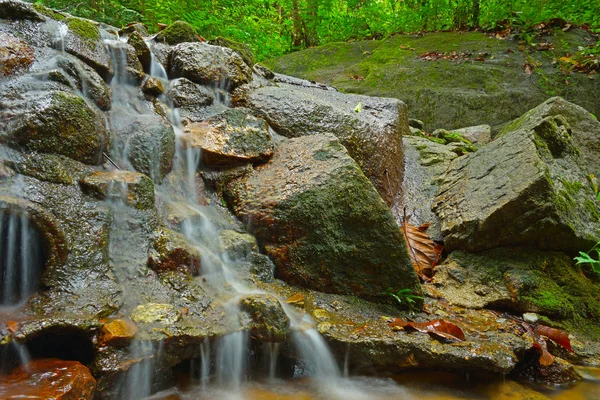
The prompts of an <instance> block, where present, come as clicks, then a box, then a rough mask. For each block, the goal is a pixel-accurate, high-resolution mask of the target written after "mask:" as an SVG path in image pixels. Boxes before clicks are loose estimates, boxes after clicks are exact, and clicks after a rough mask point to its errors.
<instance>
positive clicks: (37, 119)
mask: <svg viewBox="0 0 600 400" xmlns="http://www.w3.org/2000/svg"><path fill="white" fill-rule="evenodd" d="M1 114H4V115H3V116H4V118H6V119H5V120H4V121H3V122H4V123H5V124H6V125H4V126H5V127H6V136H5V138H4V141H6V142H8V143H9V144H10V145H12V146H19V147H20V146H22V147H23V148H25V149H28V150H35V151H40V152H43V153H55V154H62V155H65V156H67V157H71V158H73V159H74V160H77V161H81V162H84V163H87V164H96V165H97V164H100V163H101V162H102V153H103V152H104V151H106V149H107V147H108V144H109V139H110V136H109V133H108V132H107V131H106V128H105V127H104V121H103V120H102V117H101V116H100V114H99V113H98V112H97V111H95V110H94V109H92V108H91V107H90V106H89V105H88V104H87V103H86V102H85V100H83V99H82V98H81V97H78V96H76V95H74V94H71V93H68V92H64V91H53V92H49V93H45V94H42V95H37V96H36V97H35V98H31V99H28V100H25V101H23V102H21V104H20V107H19V108H17V109H13V110H11V112H10V113H8V112H7V111H4V110H0V115H1ZM2 139H3V138H2V137H0V141H2Z"/></svg>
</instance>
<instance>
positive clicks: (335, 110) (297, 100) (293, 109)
mask: <svg viewBox="0 0 600 400" xmlns="http://www.w3.org/2000/svg"><path fill="white" fill-rule="evenodd" d="M276 80H277V81H278V82H277V84H276V85H273V84H271V85H264V86H260V87H258V88H255V89H251V90H250V91H249V94H248V96H247V97H246V98H245V99H244V100H242V101H240V102H238V103H237V105H238V106H244V107H247V108H250V109H252V110H254V111H255V112H256V113H258V115H260V116H262V117H263V118H264V119H265V120H266V121H267V122H268V123H269V125H270V126H272V127H273V129H275V130H276V131H277V133H279V134H281V135H283V136H286V137H298V136H304V135H313V134H327V133H332V134H334V135H335V136H336V137H337V138H338V139H339V140H340V141H341V143H342V144H343V145H344V147H346V149H347V150H348V152H349V153H350V156H352V158H354V160H355V161H356V162H357V163H358V165H359V166H360V168H361V169H362V170H363V172H364V173H365V175H366V176H367V177H369V179H371V181H372V182H373V184H374V185H375V187H376V188H377V191H378V192H379V194H380V195H381V197H383V199H384V200H385V201H386V202H387V203H388V204H390V205H392V204H394V203H395V202H396V201H397V199H398V196H399V195H400V185H401V182H402V176H403V168H404V165H403V157H402V136H403V135H405V134H408V133H409V129H408V120H407V118H408V116H407V109H406V105H405V104H404V103H402V102H401V101H398V100H396V99H384V98H376V97H367V96H358V95H348V94H343V93H339V92H338V91H336V90H334V89H333V88H330V87H327V86H324V85H316V84H314V83H311V82H308V81H303V80H299V79H293V78H289V77H284V76H281V75H279V76H278V77H277V78H276Z"/></svg>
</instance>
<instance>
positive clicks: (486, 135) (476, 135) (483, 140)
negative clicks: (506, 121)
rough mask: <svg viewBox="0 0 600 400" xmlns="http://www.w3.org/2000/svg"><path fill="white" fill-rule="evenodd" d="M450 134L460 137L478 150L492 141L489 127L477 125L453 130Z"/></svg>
mask: <svg viewBox="0 0 600 400" xmlns="http://www.w3.org/2000/svg"><path fill="white" fill-rule="evenodd" d="M450 133H454V134H458V135H460V136H462V137H463V138H465V139H467V140H468V141H469V142H471V143H472V144H474V145H475V147H478V148H479V147H481V146H483V145H485V144H487V143H489V142H491V141H492V127H491V126H489V125H477V126H469V127H466V128H460V129H454V130H451V131H450Z"/></svg>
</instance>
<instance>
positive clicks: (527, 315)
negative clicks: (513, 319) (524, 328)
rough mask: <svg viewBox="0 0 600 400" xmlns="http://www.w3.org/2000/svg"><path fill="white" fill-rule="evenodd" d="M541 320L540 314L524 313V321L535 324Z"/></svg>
mask: <svg viewBox="0 0 600 400" xmlns="http://www.w3.org/2000/svg"><path fill="white" fill-rule="evenodd" d="M539 320H540V316H539V315H537V314H536V313H525V314H523V321H525V322H527V323H528V324H535V323H536V322H538V321H539Z"/></svg>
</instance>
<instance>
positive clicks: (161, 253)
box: [148, 228, 202, 275]
mask: <svg viewBox="0 0 600 400" xmlns="http://www.w3.org/2000/svg"><path fill="white" fill-rule="evenodd" d="M201 263H202V255H201V254H200V251H199V249H198V248H197V247H195V246H193V245H191V244H190V243H189V242H188V241H187V240H186V239H185V237H184V236H183V235H182V234H180V233H178V232H175V231H172V230H169V229H165V228H161V229H160V230H158V231H157V232H156V233H155V236H154V240H153V245H152V250H151V251H150V254H149V256H148V267H150V268H151V269H152V270H154V271H156V272H158V273H164V272H168V271H177V272H181V273H184V274H186V275H199V274H200V269H201Z"/></svg>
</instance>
